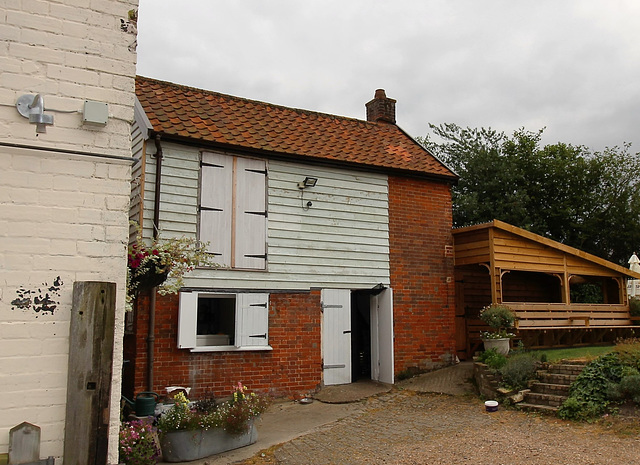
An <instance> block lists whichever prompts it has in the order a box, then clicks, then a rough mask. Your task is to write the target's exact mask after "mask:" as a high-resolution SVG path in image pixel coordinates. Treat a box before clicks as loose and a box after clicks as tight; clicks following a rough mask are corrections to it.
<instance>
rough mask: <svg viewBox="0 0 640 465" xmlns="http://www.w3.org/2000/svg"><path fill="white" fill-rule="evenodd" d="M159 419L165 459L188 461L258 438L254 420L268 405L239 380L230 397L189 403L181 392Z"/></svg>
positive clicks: (234, 447)
mask: <svg viewBox="0 0 640 465" xmlns="http://www.w3.org/2000/svg"><path fill="white" fill-rule="evenodd" d="M174 401H175V404H174V405H173V407H171V408H170V409H169V410H168V411H167V412H165V413H163V414H162V416H161V417H160V419H159V420H158V430H159V432H160V433H159V434H160V446H161V448H162V455H163V457H164V460H165V461H167V462H188V461H192V460H198V459H201V458H203V457H208V456H210V455H215V454H219V453H221V452H225V451H228V450H232V449H237V448H238V447H244V446H248V445H250V444H253V443H254V442H256V441H257V440H258V432H257V430H256V428H255V426H254V420H255V419H256V418H257V417H259V416H260V415H261V414H262V413H263V412H264V411H265V410H266V408H267V406H268V405H269V401H268V399H267V398H266V397H263V396H260V395H257V394H256V393H253V392H249V391H248V390H247V389H246V388H245V387H244V386H243V385H242V384H241V383H238V384H237V385H236V386H235V388H234V392H233V396H232V398H231V400H229V401H227V402H223V403H220V404H217V403H215V402H211V401H209V400H204V401H203V402H199V403H198V402H196V403H191V402H189V400H188V399H187V398H186V397H185V395H184V393H179V394H177V395H176V396H175V397H174Z"/></svg>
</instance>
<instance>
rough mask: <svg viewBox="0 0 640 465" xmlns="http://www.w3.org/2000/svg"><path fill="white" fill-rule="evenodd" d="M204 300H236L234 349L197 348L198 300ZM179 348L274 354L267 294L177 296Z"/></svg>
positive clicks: (191, 293) (183, 294) (194, 294)
mask: <svg viewBox="0 0 640 465" xmlns="http://www.w3.org/2000/svg"><path fill="white" fill-rule="evenodd" d="M207 297H211V298H224V297H235V300H236V314H235V318H236V320H235V335H234V343H235V344H234V345H213V346H199V345H198V344H197V323H198V299H200V298H207ZM178 348H179V349H189V350H190V351H191V352H233V351H249V350H273V348H272V347H271V346H270V345H269V294H266V293H239V294H229V293H216V292H209V291H192V292H180V304H179V309H178Z"/></svg>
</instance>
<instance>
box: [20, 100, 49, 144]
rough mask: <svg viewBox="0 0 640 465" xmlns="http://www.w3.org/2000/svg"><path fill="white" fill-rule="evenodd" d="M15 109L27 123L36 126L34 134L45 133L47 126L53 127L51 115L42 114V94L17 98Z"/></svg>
mask: <svg viewBox="0 0 640 465" xmlns="http://www.w3.org/2000/svg"><path fill="white" fill-rule="evenodd" d="M16 108H17V109H18V113H20V114H21V115H22V116H24V117H25V118H29V122H30V123H32V124H35V125H36V133H40V134H43V133H46V132H47V126H48V125H53V115H45V114H44V97H43V96H42V94H37V95H31V94H25V95H22V96H20V97H18V101H17V102H16Z"/></svg>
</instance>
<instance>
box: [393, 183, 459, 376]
mask: <svg viewBox="0 0 640 465" xmlns="http://www.w3.org/2000/svg"><path fill="white" fill-rule="evenodd" d="M451 221H452V220H451V193H450V187H449V185H447V184H444V183H442V184H441V183H435V182H433V181H427V180H420V179H409V178H399V177H392V176H390V177H389V244H390V265H391V287H392V288H393V295H394V309H393V313H394V321H395V324H394V333H395V373H396V375H397V374H398V373H400V372H402V371H405V370H413V369H420V370H424V369H431V368H434V367H435V366H437V365H441V364H443V363H450V362H451V357H452V356H453V355H454V354H455V294H454V292H455V287H454V274H453V255H452V256H451V257H445V246H446V245H448V246H452V245H453V238H452V234H451ZM447 280H449V281H450V282H447Z"/></svg>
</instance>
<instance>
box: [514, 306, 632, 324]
mask: <svg viewBox="0 0 640 465" xmlns="http://www.w3.org/2000/svg"><path fill="white" fill-rule="evenodd" d="M504 304H505V305H508V306H509V307H510V308H511V310H513V312H514V313H515V314H516V317H517V320H516V328H517V329H518V330H527V329H553V328H562V329H570V328H587V327H588V328H611V327H613V328H616V327H621V326H631V325H633V321H634V320H639V319H640V318H638V317H632V316H631V315H630V313H629V307H628V306H626V305H620V304H565V303H530V302H527V303H524V302H504Z"/></svg>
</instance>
